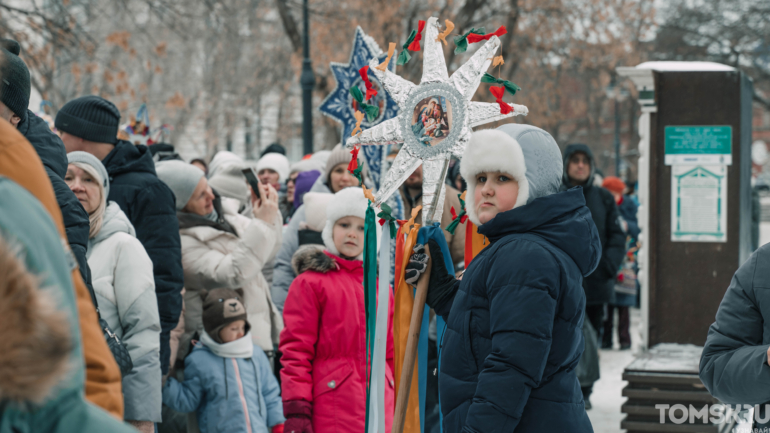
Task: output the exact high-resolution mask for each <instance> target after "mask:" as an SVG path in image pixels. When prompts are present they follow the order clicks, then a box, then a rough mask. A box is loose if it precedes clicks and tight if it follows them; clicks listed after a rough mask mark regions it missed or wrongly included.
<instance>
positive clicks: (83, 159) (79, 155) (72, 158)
mask: <svg viewBox="0 0 770 433" xmlns="http://www.w3.org/2000/svg"><path fill="white" fill-rule="evenodd" d="M73 162H79V163H82V164H88V165H90V166H91V167H93V168H94V169H95V170H96V172H97V173H99V176H101V178H102V179H101V181H102V185H103V186H104V197H105V199H106V198H107V197H109V196H110V175H109V174H107V169H106V168H104V164H102V162H101V161H99V158H97V157H95V156H93V155H91V154H90V153H88V152H82V151H77V152H70V153H68V154H67V163H68V164H72V163H73Z"/></svg>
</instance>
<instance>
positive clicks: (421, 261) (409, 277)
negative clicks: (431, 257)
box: [404, 244, 428, 286]
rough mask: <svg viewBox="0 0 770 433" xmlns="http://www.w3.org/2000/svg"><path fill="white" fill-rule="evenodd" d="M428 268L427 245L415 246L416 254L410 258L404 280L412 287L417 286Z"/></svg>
mask: <svg viewBox="0 0 770 433" xmlns="http://www.w3.org/2000/svg"><path fill="white" fill-rule="evenodd" d="M427 266H428V255H427V254H425V245H423V244H417V245H415V246H414V254H412V257H410V258H409V263H408V264H407V265H406V270H405V271H404V280H405V281H406V282H407V283H408V284H411V285H413V286H414V285H416V284H417V280H419V279H420V275H422V274H423V273H424V272H425V268H426V267H427Z"/></svg>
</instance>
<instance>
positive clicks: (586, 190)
mask: <svg viewBox="0 0 770 433" xmlns="http://www.w3.org/2000/svg"><path fill="white" fill-rule="evenodd" d="M575 152H582V153H585V154H586V156H588V160H589V162H590V163H591V176H590V177H589V178H588V181H587V182H586V184H585V185H583V186H582V188H583V195H584V196H585V201H586V206H588V209H589V210H590V211H591V218H592V219H593V220H594V224H596V229H597V230H598V231H599V240H600V241H601V244H602V260H601V262H599V266H598V267H597V268H596V270H595V271H594V272H593V273H592V274H591V275H589V276H588V277H586V278H585V279H584V280H583V288H584V289H585V291H586V304H587V305H598V304H606V303H607V302H609V301H610V300H611V298H612V292H613V290H614V288H615V277H616V275H617V273H618V269H619V268H620V264H621V263H623V257H624V256H625V254H626V234H625V232H623V227H622V226H621V225H620V220H619V218H618V217H619V216H620V213H619V212H618V206H617V205H616V204H615V198H614V197H613V196H612V193H610V192H609V191H607V190H606V189H604V188H602V187H599V186H594V185H593V181H594V172H595V171H596V163H595V161H594V156H593V153H592V152H591V149H590V148H589V147H588V146H586V145H585V144H570V145H569V146H567V148H566V149H564V177H563V179H562V186H561V189H562V191H566V190H568V189H570V188H573V187H574V186H575V185H573V184H572V183H571V181H570V179H569V176H568V175H567V169H568V166H569V159H570V157H571V156H572V154H574V153H575Z"/></svg>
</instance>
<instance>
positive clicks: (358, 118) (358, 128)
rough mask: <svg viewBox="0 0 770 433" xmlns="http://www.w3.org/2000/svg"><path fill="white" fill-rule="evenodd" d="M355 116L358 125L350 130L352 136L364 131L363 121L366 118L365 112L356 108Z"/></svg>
mask: <svg viewBox="0 0 770 433" xmlns="http://www.w3.org/2000/svg"><path fill="white" fill-rule="evenodd" d="M353 117H355V118H356V127H355V128H354V129H353V131H351V132H350V136H351V137H352V136H354V135H356V134H360V133H361V132H363V129H361V122H362V121H363V120H364V113H362V112H360V111H358V110H356V112H355V113H353Z"/></svg>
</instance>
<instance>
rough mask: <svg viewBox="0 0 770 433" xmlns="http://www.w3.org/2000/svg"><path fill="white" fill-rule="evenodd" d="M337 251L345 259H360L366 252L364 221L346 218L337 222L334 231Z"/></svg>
mask: <svg viewBox="0 0 770 433" xmlns="http://www.w3.org/2000/svg"><path fill="white" fill-rule="evenodd" d="M332 239H333V240H334V246H335V247H337V251H339V252H340V254H342V255H343V256H345V257H358V255H359V254H361V252H363V251H364V220H363V218H359V217H355V216H346V217H343V218H340V219H338V220H337V222H336V223H334V228H333V229H332Z"/></svg>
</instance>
